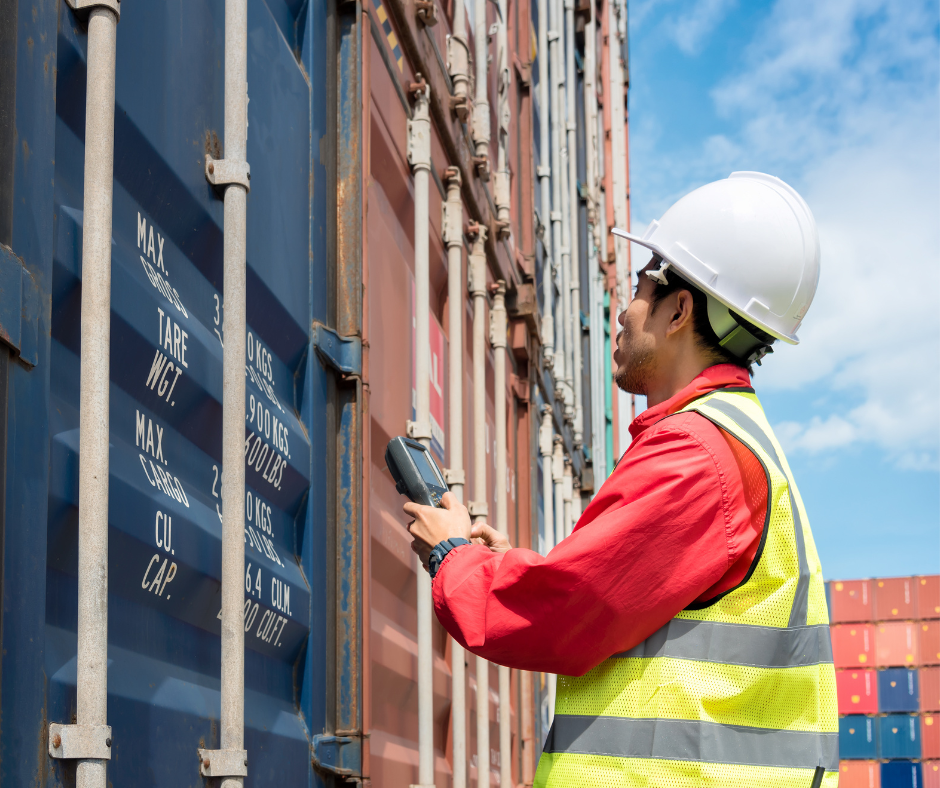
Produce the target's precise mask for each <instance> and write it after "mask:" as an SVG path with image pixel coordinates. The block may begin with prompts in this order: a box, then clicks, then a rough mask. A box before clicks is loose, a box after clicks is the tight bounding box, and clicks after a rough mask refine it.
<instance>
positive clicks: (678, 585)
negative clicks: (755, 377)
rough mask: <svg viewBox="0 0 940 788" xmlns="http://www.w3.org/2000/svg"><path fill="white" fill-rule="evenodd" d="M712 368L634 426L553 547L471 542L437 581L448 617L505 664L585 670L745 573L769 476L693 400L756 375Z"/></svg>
mask: <svg viewBox="0 0 940 788" xmlns="http://www.w3.org/2000/svg"><path fill="white" fill-rule="evenodd" d="M750 385H751V382H750V377H749V376H748V374H747V373H746V372H745V371H744V370H742V369H740V368H739V367H735V366H733V365H730V364H722V365H718V366H714V367H711V368H709V369H706V370H705V371H704V372H703V373H702V374H701V375H699V376H698V377H697V378H696V379H695V380H693V381H692V383H690V384H689V385H688V386H687V387H686V388H684V389H683V390H682V391H680V392H679V393H678V394H676V395H675V396H674V397H672V398H671V399H669V400H667V401H666V402H663V403H661V404H660V405H657V406H656V407H653V408H650V409H648V410H647V411H645V412H644V413H642V414H641V415H640V416H638V417H637V419H636V420H635V421H634V422H633V424H631V425H630V434H631V435H632V436H633V442H632V443H631V444H630V447H629V448H628V449H627V451H626V452H625V453H624V455H623V457H622V458H621V460H620V462H619V463H618V465H617V467H616V469H615V470H614V472H613V473H612V474H611V475H610V478H609V479H607V481H606V482H604V485H603V486H602V487H601V489H600V490H599V491H598V493H597V495H596V496H595V497H594V500H593V501H591V503H590V505H589V506H588V507H587V509H585V511H584V513H583V514H582V515H581V519H580V520H579V521H578V523H577V525H576V526H575V529H574V531H573V533H572V534H571V536H569V537H568V538H567V539H565V540H564V541H563V542H561V543H560V544H559V545H557V546H556V547H555V548H554V549H553V550H552V551H551V552H550V553H549V554H548V555H547V556H544V557H543V556H541V555H539V554H538V553H536V552H534V551H532V550H526V549H524V548H516V549H513V550H510V551H508V552H506V553H501V554H498V553H491V552H490V551H489V549H488V548H486V547H484V546H482V545H463V546H461V547H458V548H455V549H454V550H452V551H451V552H450V553H448V555H447V556H446V557H445V559H444V561H443V563H442V564H441V567H440V569H439V570H438V573H437V575H436V576H435V578H434V582H433V593H434V607H435V610H436V611H437V617H438V619H439V620H440V622H441V623H442V624H443V625H444V628H445V629H446V630H447V631H448V632H449V633H450V634H451V635H452V636H453V637H454V639H455V640H457V642H458V643H460V644H461V645H462V646H464V647H465V648H467V649H469V650H470V651H472V652H473V653H474V654H477V655H479V656H482V657H485V658H486V659H489V660H491V661H493V662H497V663H499V664H500V665H508V666H510V667H513V668H521V669H523V670H535V671H544V672H547V673H561V674H564V675H569V676H579V675H582V674H584V673H586V672H587V671H588V670H590V669H591V668H593V667H594V666H595V665H598V664H600V663H601V662H603V661H604V660H605V659H607V658H608V657H610V656H611V655H612V654H616V653H618V652H621V651H625V650H627V649H630V648H632V647H633V646H635V645H636V644H637V643H639V642H641V641H643V640H645V639H646V638H647V637H648V636H649V635H651V634H653V633H654V632H656V631H657V630H658V629H660V628H661V627H662V626H664V625H665V624H666V623H667V622H668V621H669V620H670V619H672V618H673V617H674V616H675V615H676V614H677V613H678V612H680V611H681V610H682V609H683V608H685V607H687V606H688V605H690V604H691V603H693V602H695V601H697V600H699V601H705V600H708V599H711V598H713V597H715V596H716V595H718V594H719V593H721V592H722V591H726V590H729V589H731V588H733V587H735V586H736V585H738V584H739V583H740V582H741V581H742V580H743V579H744V576H745V575H746V573H747V570H748V568H749V567H750V565H751V563H752V561H753V559H754V556H755V554H756V551H757V548H758V545H759V542H760V536H761V531H762V530H763V527H764V520H765V517H766V514H767V479H766V476H765V474H764V471H763V468H762V467H761V465H760V463H759V462H758V460H757V458H756V457H754V455H753V454H752V453H751V452H750V451H749V450H748V449H746V448H745V447H744V446H743V444H741V443H740V442H739V441H738V440H737V439H736V438H733V437H732V436H731V435H729V434H728V433H726V432H724V431H723V430H721V429H719V428H718V427H716V426H715V425H714V424H712V423H711V422H710V421H708V420H707V419H705V418H704V417H703V416H700V415H699V414H697V413H682V414H679V415H676V416H672V417H671V418H665V417H666V416H669V415H670V414H673V413H675V412H676V411H678V410H680V409H681V408H682V407H684V406H685V405H686V404H688V403H689V402H690V401H691V400H693V399H695V398H697V397H700V396H701V395H703V394H705V393H707V392H709V391H712V390H714V389H716V388H724V387H727V386H750Z"/></svg>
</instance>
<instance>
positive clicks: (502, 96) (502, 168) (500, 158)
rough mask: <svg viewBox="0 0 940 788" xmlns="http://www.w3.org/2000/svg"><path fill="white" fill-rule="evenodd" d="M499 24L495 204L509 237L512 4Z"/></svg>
mask: <svg viewBox="0 0 940 788" xmlns="http://www.w3.org/2000/svg"><path fill="white" fill-rule="evenodd" d="M498 8H499V21H498V22H497V28H496V50H497V55H496V56H497V59H498V61H497V62H498V65H497V68H498V70H497V91H498V93H497V96H498V98H497V105H496V121H497V125H496V144H497V148H496V178H495V179H496V183H495V184H494V187H495V188H494V194H493V198H494V202H495V203H496V220H497V222H498V223H499V225H498V226H499V233H500V236H501V237H503V238H508V237H509V162H508V157H507V155H506V141H507V139H508V137H509V122H510V109H509V42H508V36H507V33H506V27H507V22H508V18H509V4H508V2H507V1H506V0H499V3H498Z"/></svg>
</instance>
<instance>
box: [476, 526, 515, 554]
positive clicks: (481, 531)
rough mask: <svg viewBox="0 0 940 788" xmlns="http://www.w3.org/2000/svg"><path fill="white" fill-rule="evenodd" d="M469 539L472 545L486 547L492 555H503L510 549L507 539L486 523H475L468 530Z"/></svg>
mask: <svg viewBox="0 0 940 788" xmlns="http://www.w3.org/2000/svg"><path fill="white" fill-rule="evenodd" d="M470 538H471V540H472V541H473V543H474V544H482V545H486V546H487V547H488V548H490V551H491V552H494V553H505V552H507V551H508V550H511V549H512V545H511V544H509V539H507V538H506V537H505V536H503V535H502V534H501V533H500V532H499V531H497V530H496V529H495V528H491V527H490V526H488V525H487V524H486V523H475V524H474V526H473V527H472V528H471V529H470Z"/></svg>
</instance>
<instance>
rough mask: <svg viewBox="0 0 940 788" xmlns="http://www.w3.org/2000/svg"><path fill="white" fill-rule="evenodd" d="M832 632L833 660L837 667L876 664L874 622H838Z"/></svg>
mask: <svg viewBox="0 0 940 788" xmlns="http://www.w3.org/2000/svg"><path fill="white" fill-rule="evenodd" d="M831 632H832V661H833V662H834V663H835V666H836V667H837V668H858V667H868V666H871V665H873V664H874V662H875V625H874V624H836V625H835V626H833V627H832V628H831Z"/></svg>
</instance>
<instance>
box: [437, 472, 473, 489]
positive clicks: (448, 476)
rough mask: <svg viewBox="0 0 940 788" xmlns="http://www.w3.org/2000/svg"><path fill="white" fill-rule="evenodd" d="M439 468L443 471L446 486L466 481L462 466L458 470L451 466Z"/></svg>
mask: <svg viewBox="0 0 940 788" xmlns="http://www.w3.org/2000/svg"><path fill="white" fill-rule="evenodd" d="M441 470H442V471H443V472H444V481H445V482H447V485H448V486H450V485H452V484H466V483H467V474H466V472H465V471H464V469H463V468H461V469H460V470H459V471H458V470H455V469H453V468H441Z"/></svg>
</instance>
